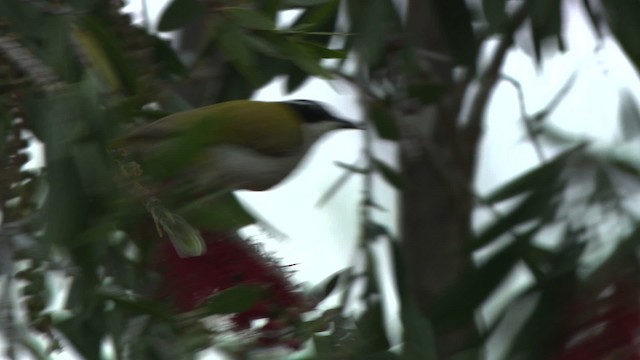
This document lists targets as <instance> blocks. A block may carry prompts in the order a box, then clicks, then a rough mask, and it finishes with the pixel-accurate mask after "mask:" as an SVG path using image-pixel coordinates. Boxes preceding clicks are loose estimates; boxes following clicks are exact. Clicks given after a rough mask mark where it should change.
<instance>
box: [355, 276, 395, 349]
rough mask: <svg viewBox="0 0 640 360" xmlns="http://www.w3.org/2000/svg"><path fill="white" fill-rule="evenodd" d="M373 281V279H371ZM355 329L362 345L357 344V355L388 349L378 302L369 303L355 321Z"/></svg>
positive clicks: (380, 306)
mask: <svg viewBox="0 0 640 360" xmlns="http://www.w3.org/2000/svg"><path fill="white" fill-rule="evenodd" d="M371 280H373V279H371ZM356 327H357V328H358V333H359V334H360V337H361V340H362V343H360V344H359V350H358V354H359V355H360V356H362V355H364V354H371V353H375V352H378V351H384V350H387V349H388V348H389V340H388V339H387V334H386V332H385V329H384V315H383V312H382V303H381V301H380V300H378V301H373V302H369V303H368V304H367V310H365V312H364V313H363V314H362V316H360V318H359V319H358V320H357V321H356Z"/></svg>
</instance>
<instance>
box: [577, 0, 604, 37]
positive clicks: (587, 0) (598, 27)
mask: <svg viewBox="0 0 640 360" xmlns="http://www.w3.org/2000/svg"><path fill="white" fill-rule="evenodd" d="M582 7H583V8H584V9H585V11H586V12H587V14H588V15H589V20H590V21H591V25H593V29H594V30H595V31H596V33H597V34H598V37H599V38H602V36H603V33H602V18H601V15H600V14H598V13H596V12H595V11H594V9H593V6H591V0H582Z"/></svg>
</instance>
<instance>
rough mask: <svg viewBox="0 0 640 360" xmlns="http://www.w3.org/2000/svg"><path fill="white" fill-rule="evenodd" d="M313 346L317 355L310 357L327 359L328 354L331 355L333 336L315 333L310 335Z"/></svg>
mask: <svg viewBox="0 0 640 360" xmlns="http://www.w3.org/2000/svg"><path fill="white" fill-rule="evenodd" d="M312 340H313V347H314V348H315V350H316V355H317V357H313V358H312V359H314V360H315V359H318V360H319V359H323V358H326V359H329V358H330V357H329V356H333V348H334V343H333V337H332V336H331V335H318V334H315V335H313V337H312Z"/></svg>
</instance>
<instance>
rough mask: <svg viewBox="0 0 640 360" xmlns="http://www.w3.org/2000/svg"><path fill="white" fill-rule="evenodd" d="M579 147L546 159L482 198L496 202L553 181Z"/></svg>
mask: <svg viewBox="0 0 640 360" xmlns="http://www.w3.org/2000/svg"><path fill="white" fill-rule="evenodd" d="M579 149H581V147H574V148H572V149H570V150H567V151H565V152H564V153H562V154H560V155H558V156H556V157H555V158H554V159H552V160H549V161H547V162H546V163H544V164H543V165H541V166H538V167H536V168H533V169H531V170H529V171H527V172H525V173H524V174H522V175H520V176H518V177H516V178H515V179H513V180H511V181H509V182H508V183H506V184H504V185H502V186H500V187H499V188H498V189H496V190H494V191H492V192H491V193H490V194H489V195H487V196H485V197H483V200H484V201H486V202H489V203H496V202H499V201H503V200H506V199H509V198H512V197H515V196H518V195H521V194H523V193H525V192H527V191H531V190H533V189H536V188H537V187H539V186H540V184H548V183H550V182H552V181H554V179H557V178H558V177H559V176H560V174H561V173H562V170H563V169H564V168H565V166H566V162H567V160H568V158H569V157H570V156H571V155H573V154H575V153H576V151H578V150H579Z"/></svg>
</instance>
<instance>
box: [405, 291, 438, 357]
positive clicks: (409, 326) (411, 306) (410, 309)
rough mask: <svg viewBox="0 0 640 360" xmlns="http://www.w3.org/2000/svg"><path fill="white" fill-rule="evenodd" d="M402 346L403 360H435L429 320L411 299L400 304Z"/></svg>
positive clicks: (433, 338)
mask: <svg viewBox="0 0 640 360" xmlns="http://www.w3.org/2000/svg"><path fill="white" fill-rule="evenodd" d="M400 317H401V319H402V327H403V338H404V344H403V348H402V358H403V359H405V360H436V359H438V356H437V353H436V342H435V333H434V331H433V328H432V326H431V323H430V322H429V320H428V319H427V318H426V317H425V316H424V315H423V314H422V312H421V311H420V309H418V306H417V305H416V303H415V301H414V300H413V298H405V299H404V300H402V301H401V303H400Z"/></svg>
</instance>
